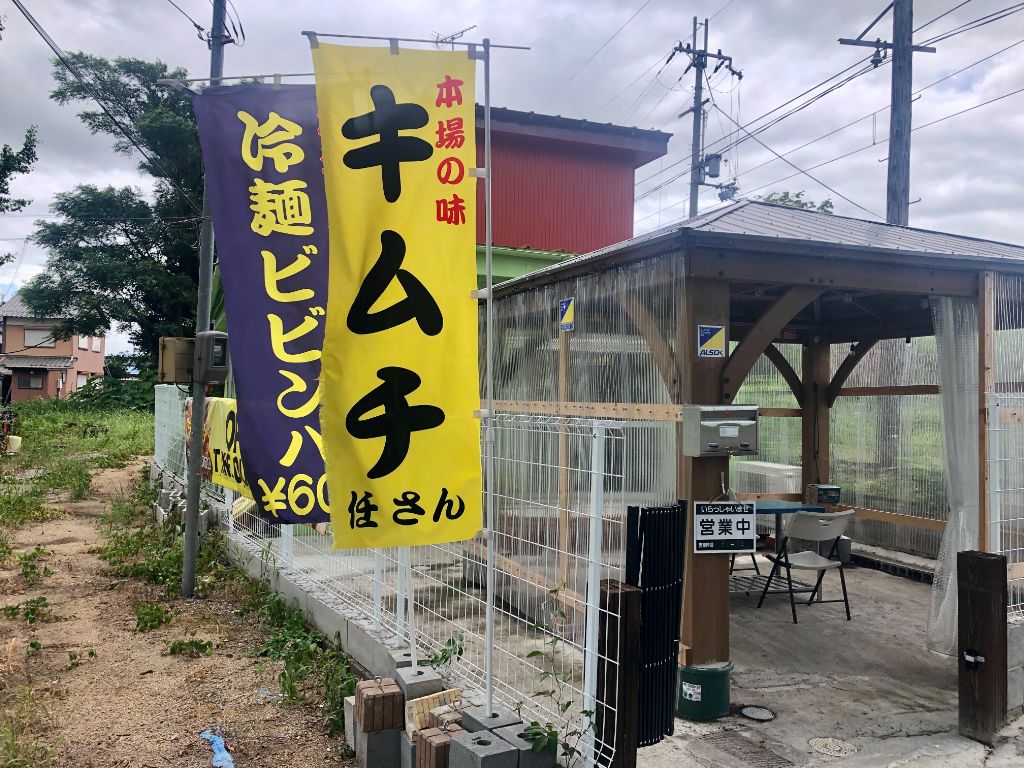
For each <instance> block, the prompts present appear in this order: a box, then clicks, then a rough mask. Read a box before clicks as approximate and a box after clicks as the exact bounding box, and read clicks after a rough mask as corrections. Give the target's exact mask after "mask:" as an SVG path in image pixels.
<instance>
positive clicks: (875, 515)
mask: <svg viewBox="0 0 1024 768" xmlns="http://www.w3.org/2000/svg"><path fill="white" fill-rule="evenodd" d="M853 514H854V516H856V517H859V518H862V519H864V520H877V521H878V522H881V523H892V524H893V525H902V526H904V527H908V528H920V529H922V530H925V531H935V532H936V533H942V532H943V531H944V530H946V521H945V520H932V519H931V518H927V517H915V516H914V515H901V514H900V513H898V512H883V511H882V510H880V509H869V508H867V507H854V508H853Z"/></svg>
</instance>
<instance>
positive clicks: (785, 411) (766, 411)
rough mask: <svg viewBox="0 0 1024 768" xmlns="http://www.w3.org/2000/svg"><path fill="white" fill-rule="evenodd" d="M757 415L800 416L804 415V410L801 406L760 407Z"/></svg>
mask: <svg viewBox="0 0 1024 768" xmlns="http://www.w3.org/2000/svg"><path fill="white" fill-rule="evenodd" d="M757 415H758V416H765V417H775V418H779V417H782V418H800V417H801V416H803V415H804V412H803V410H802V409H800V408H758V409H757Z"/></svg>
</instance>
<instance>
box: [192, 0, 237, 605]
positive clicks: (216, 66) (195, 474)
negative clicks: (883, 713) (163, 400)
mask: <svg viewBox="0 0 1024 768" xmlns="http://www.w3.org/2000/svg"><path fill="white" fill-rule="evenodd" d="M226 3H227V0H213V22H212V26H211V27H210V35H209V41H210V85H219V84H220V80H221V78H222V77H223V76H224V46H225V45H227V44H228V43H229V42H230V41H231V38H230V36H229V35H227V34H226V33H225V31H224V29H225V28H224V20H225V17H226V15H227V12H226V8H225V6H226ZM212 291H213V222H212V221H211V219H210V200H209V195H208V194H207V190H206V186H205V183H204V186H203V221H202V225H201V227H200V231H199V298H198V301H197V302H196V333H199V332H200V331H208V330H210V296H211V294H212ZM205 416H206V387H205V385H203V384H200V383H199V382H193V383H192V432H191V433H190V434H189V442H188V446H189V453H188V473H187V478H188V488H187V493H186V496H185V542H184V563H183V567H182V573H181V594H182V595H184V596H185V597H192V596H193V595H194V594H195V590H196V555H197V553H198V551H199V491H200V488H201V487H202V484H203V422H204V421H205Z"/></svg>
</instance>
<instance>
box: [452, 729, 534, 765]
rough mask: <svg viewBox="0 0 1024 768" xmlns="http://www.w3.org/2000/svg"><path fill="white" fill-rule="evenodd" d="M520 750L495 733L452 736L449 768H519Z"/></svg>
mask: <svg viewBox="0 0 1024 768" xmlns="http://www.w3.org/2000/svg"><path fill="white" fill-rule="evenodd" d="M518 764H519V750H517V749H516V748H515V747H513V746H512V745H511V744H509V743H508V742H507V741H505V740H504V739H499V738H498V737H497V736H495V735H494V734H493V733H457V734H455V735H454V736H452V746H451V753H450V756H449V760H448V768H517V766H518Z"/></svg>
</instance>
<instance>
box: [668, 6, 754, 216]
mask: <svg viewBox="0 0 1024 768" xmlns="http://www.w3.org/2000/svg"><path fill="white" fill-rule="evenodd" d="M675 52H676V53H685V54H687V55H688V56H689V57H690V63H689V65H688V66H687V67H686V71H685V72H683V74H684V75H685V74H686V72H688V71H690V69H691V68H692V69H693V73H694V83H693V106H692V107H690V108H689V109H688V110H686V111H685V112H683V113H681V114H680V115H679V117H685V116H686V115H687V114H689V113H690V112H692V113H693V139H692V142H691V144H690V218H693V217H694V216H696V215H697V195H699V194H700V188H701V185H702V184H704V174H705V171H707V170H709V165H708V161H709V160H713V165H712V167H711V169H710V172H709V173H708V175H709V176H710V177H711V178H718V168H719V165H718V164H719V162H720V161H721V156H719V155H712V156H709V157H708V158H704V157H702V152H703V149H704V142H703V137H702V135H701V134H702V132H703V129H704V105H705V104H707V103H708V100H707V99H705V98H704V78H705V77H706V75H705V71H706V70H707V68H708V59H716V60H717V61H718V64H717V65H716V66H715V72H717V71H718V70H720V69H721V68H722V67H726V68H727V69H728V70H729V71H730V72H732V74H733V75H735V76H736V77H738V78H740V79H742V78H743V73H742V72H740V71H738V70H736V69H733V66H732V56H723V55H722V50H721V49H719V50H718V52H717V53H710V52H709V51H708V20H707V19H704V45H703V47H702V48H697V17H696V16H694V17H693V42H692V43H687V45H686V46H683V45H682V44H681V43H680V44H679V45H677V46H676V47H675ZM708 186H714V187H720V185H718V184H711V185H708Z"/></svg>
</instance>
